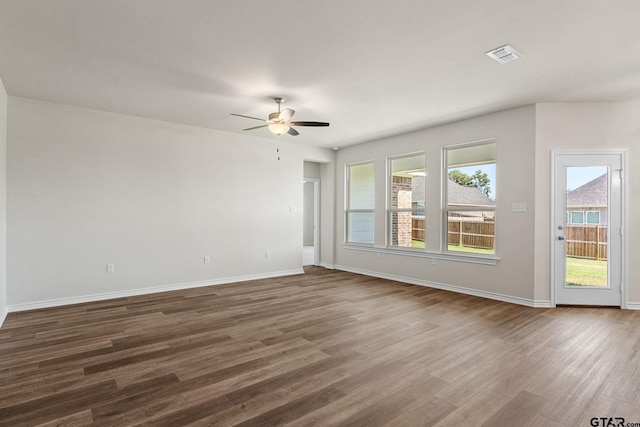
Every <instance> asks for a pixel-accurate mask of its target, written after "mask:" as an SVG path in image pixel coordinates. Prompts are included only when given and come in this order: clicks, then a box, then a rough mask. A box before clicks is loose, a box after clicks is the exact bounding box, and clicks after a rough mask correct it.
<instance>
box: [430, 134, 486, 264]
mask: <svg viewBox="0 0 640 427" xmlns="http://www.w3.org/2000/svg"><path fill="white" fill-rule="evenodd" d="M491 144H492V145H494V155H493V157H494V159H493V162H492V163H491V162H482V161H477V162H469V163H467V164H465V165H464V166H458V167H466V166H472V165H478V166H480V165H487V164H494V165H495V169H496V182H494V185H495V184H496V183H497V169H498V144H497V140H496V139H493V138H492V139H486V140H481V141H474V142H469V143H462V144H456V145H449V146H446V147H443V148H442V160H443V163H442V190H441V194H442V207H441V212H442V226H441V228H442V236H441V249H440V250H441V252H442V253H443V254H447V255H450V256H460V257H480V258H494V259H495V258H496V257H497V251H496V234H497V233H496V232H497V227H496V216H497V200H496V198H494V199H493V200H494V204H493V205H449V188H448V187H449V169H455V168H456V166H451V167H450V166H449V153H450V152H451V151H453V150H459V149H464V148H473V147H479V146H483V145H491ZM485 211H489V212H493V224H494V229H493V252H492V253H479V252H466V251H456V250H450V249H449V214H450V212H485Z"/></svg>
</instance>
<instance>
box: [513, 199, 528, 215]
mask: <svg viewBox="0 0 640 427" xmlns="http://www.w3.org/2000/svg"><path fill="white" fill-rule="evenodd" d="M511 211H512V212H517V213H522V212H526V211H527V204H526V203H525V202H518V203H514V204H513V205H511Z"/></svg>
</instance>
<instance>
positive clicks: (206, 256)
mask: <svg viewBox="0 0 640 427" xmlns="http://www.w3.org/2000/svg"><path fill="white" fill-rule="evenodd" d="M204 263H205V264H211V257H210V256H209V255H205V256H204Z"/></svg>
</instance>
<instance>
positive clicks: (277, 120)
mask: <svg viewBox="0 0 640 427" xmlns="http://www.w3.org/2000/svg"><path fill="white" fill-rule="evenodd" d="M273 100H274V101H275V103H276V104H278V111H276V112H273V113H271V114H269V119H268V120H264V119H259V118H257V117H251V116H245V115H242V114H235V113H231V115H232V116H238V117H244V118H247V119H253V120H260V121H261V122H265V123H266V124H264V125H260V126H254V127H250V128H247V129H243V130H254V129H260V128H264V127H266V128H268V129H269V130H270V131H271V133H273V134H275V135H278V136H280V135H284V134H285V133H286V134H289V135H292V136H296V135H300V133H299V132H298V131H297V130H295V129H294V128H293V126H329V123H327V122H292V121H290V120H291V117H293V115H294V113H295V111H294V110H292V109H291V108H285V109H284V110H282V111H280V105H281V104H282V103H283V102H284V98H280V97H275V98H273Z"/></svg>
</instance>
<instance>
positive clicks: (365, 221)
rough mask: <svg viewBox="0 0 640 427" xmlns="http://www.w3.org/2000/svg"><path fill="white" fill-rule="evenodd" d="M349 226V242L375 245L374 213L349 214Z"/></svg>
mask: <svg viewBox="0 0 640 427" xmlns="http://www.w3.org/2000/svg"><path fill="white" fill-rule="evenodd" d="M347 224H348V226H347V227H348V236H347V241H349V242H352V243H373V212H349V213H347Z"/></svg>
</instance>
